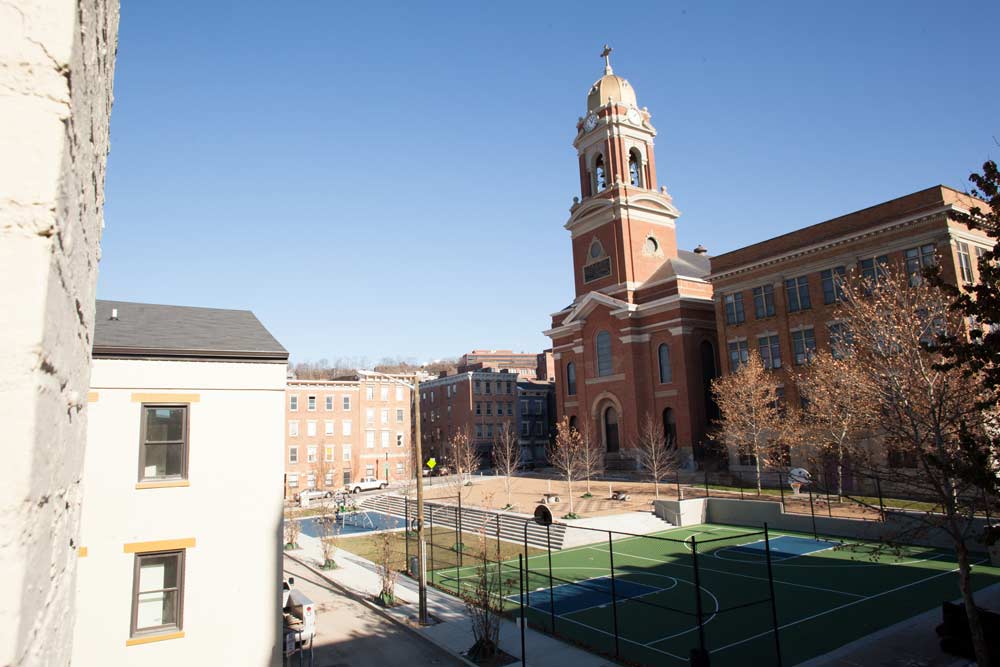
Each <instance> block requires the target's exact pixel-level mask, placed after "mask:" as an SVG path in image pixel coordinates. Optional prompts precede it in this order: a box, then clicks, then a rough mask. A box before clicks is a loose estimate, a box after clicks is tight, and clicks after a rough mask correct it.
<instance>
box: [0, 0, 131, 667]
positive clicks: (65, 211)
mask: <svg viewBox="0 0 1000 667" xmlns="http://www.w3.org/2000/svg"><path fill="white" fill-rule="evenodd" d="M118 15H119V8H118V2H117V0H0V321H2V325H0V425H2V428H0V446H2V450H3V452H4V455H5V456H4V473H3V483H2V484H0V575H2V576H0V582H2V583H0V665H5V666H14V665H16V666H17V667H27V666H29V665H32V666H33V665H66V664H69V662H70V651H71V648H72V643H73V642H72V639H73V622H74V618H75V612H74V604H73V601H74V597H75V590H74V589H75V574H76V559H77V552H76V547H77V546H78V545H77V538H78V529H79V516H80V497H81V496H80V477H81V474H82V470H83V455H84V449H85V444H86V432H87V429H86V413H85V407H86V402H87V389H88V385H89V381H90V351H91V338H92V335H93V330H94V293H95V285H96V280H97V262H98V258H99V255H100V249H99V243H100V236H101V227H102V226H103V206H104V170H105V164H106V158H107V153H108V120H109V116H110V112H111V99H112V81H113V75H114V64H115V52H116V48H117V40H118Z"/></svg>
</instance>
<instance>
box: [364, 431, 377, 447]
mask: <svg viewBox="0 0 1000 667" xmlns="http://www.w3.org/2000/svg"><path fill="white" fill-rule="evenodd" d="M365 447H367V448H368V449H372V448H374V447H375V431H365Z"/></svg>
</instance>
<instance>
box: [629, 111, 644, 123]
mask: <svg viewBox="0 0 1000 667" xmlns="http://www.w3.org/2000/svg"><path fill="white" fill-rule="evenodd" d="M628 122H630V123H632V124H633V125H639V124H641V122H642V116H640V115H639V110H638V109H636V108H635V107H632V108H631V109H629V110H628Z"/></svg>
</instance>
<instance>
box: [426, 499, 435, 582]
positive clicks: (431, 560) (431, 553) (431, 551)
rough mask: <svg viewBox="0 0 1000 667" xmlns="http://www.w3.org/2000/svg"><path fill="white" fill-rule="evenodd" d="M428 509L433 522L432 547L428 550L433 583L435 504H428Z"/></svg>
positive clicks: (431, 522)
mask: <svg viewBox="0 0 1000 667" xmlns="http://www.w3.org/2000/svg"><path fill="white" fill-rule="evenodd" d="M427 510H428V514H429V515H430V524H431V548H430V549H428V551H430V554H429V556H430V558H429V560H430V566H431V583H432V584H433V583H434V506H433V505H428V506H427Z"/></svg>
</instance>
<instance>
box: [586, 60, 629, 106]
mask: <svg viewBox="0 0 1000 667" xmlns="http://www.w3.org/2000/svg"><path fill="white" fill-rule="evenodd" d="M605 72H606V74H605V75H604V76H602V77H601V78H600V79H598V80H597V81H596V82H595V83H594V85H593V86H591V87H590V92H589V93H587V111H593V110H594V109H596V108H597V107H599V106H602V105H604V104H607V103H608V100H611V101H614V102H621V103H622V104H624V105H626V106H637V105H636V103H635V89H634V88H632V86H631V84H629V82H628V81H626V80H625V79H623V78H621V77H620V76H617V75H615V74H613V73H612V72H611V68H610V67H608V68H606V69H605Z"/></svg>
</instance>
